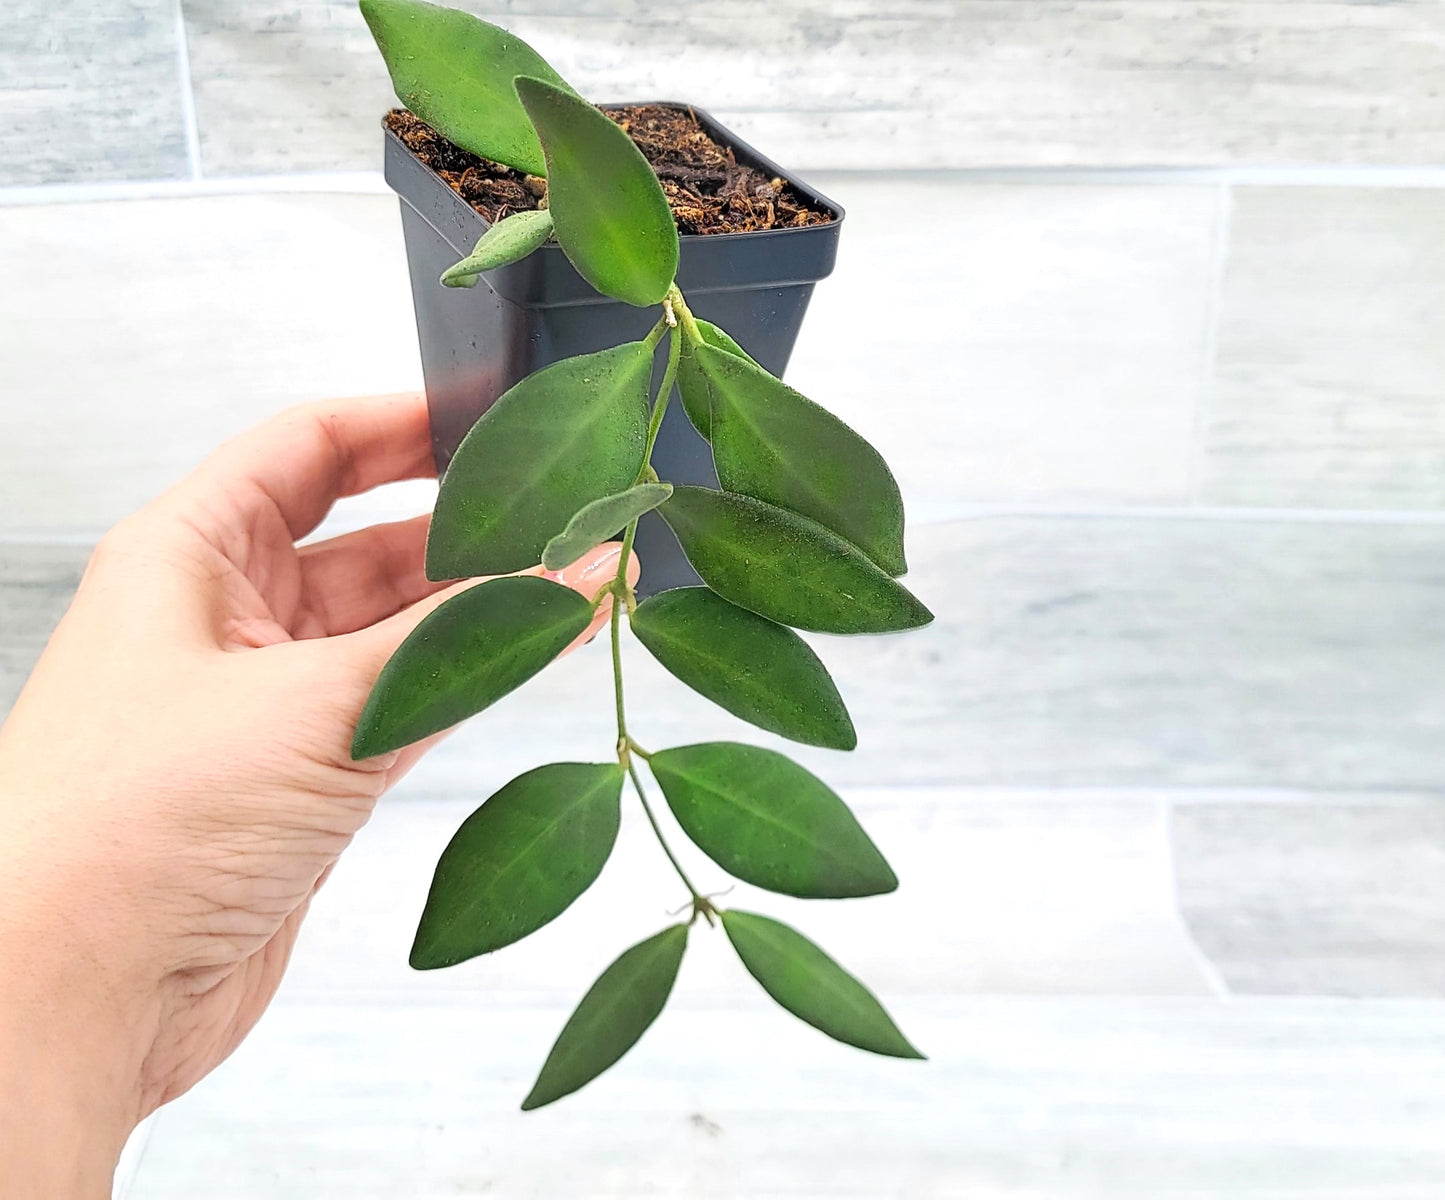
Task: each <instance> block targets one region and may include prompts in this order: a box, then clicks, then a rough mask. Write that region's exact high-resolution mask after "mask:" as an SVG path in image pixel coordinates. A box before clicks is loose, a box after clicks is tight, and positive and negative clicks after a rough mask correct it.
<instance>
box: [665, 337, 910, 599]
mask: <svg viewBox="0 0 1445 1200" xmlns="http://www.w3.org/2000/svg"><path fill="white" fill-rule="evenodd" d="M693 365H694V367H695V369H696V371H697V373H698V375H699V376H701V377H702V378H703V379H704V380H705V381H706V386H707V393H708V397H709V401H710V405H711V408H710V411H711V413H712V452H713V461H714V462H715V463H716V464H717V474H718V481H719V482H720V483H721V484H722V486H723V488H724V489H726V490H727V491H729V492H737V493H739V494H741V495H744V496H752V497H754V498H755V499H758V500H766V501H767V502H768V503H769V504H775V505H777V506H778V507H779V508H786V509H788V510H789V511H790V512H795V513H801V514H802V515H803V516H805V517H812V519H813V520H815V521H817V522H818V523H819V524H820V525H823V526H825V527H826V528H828V529H831V530H832V531H833V532H834V533H836V534H837V535H838V536H839V537H841V538H843V539H844V540H845V541H848V542H852V543H853V545H855V546H857V547H858V549H860V550H862V551H863V553H864V554H866V555H867V556H868V557H869V558H871V559H872V560H873V561H874V562H875V563H877V564H878V565H879V566H880V567H882V568H883V570H885V571H887V572H888V574H890V575H902V574H903V573H904V571H905V570H907V563H906V562H905V560H904V557H903V497H902V496H900V495H899V493H898V484H897V483H896V482H895V481H894V479H893V473H892V472H891V471H889V469H888V464H887V463H885V462H884V461H883V457H882V455H880V454H879V453H878V451H877V450H875V449H873V447H872V446H870V445H869V444H868V443H867V442H865V441H864V440H863V439H862V438H861V437H859V436H858V435H857V434H856V433H854V432H853V430H851V429H849V428H848V426H847V425H845V424H843V422H842V421H840V420H838V418H837V417H835V416H834V415H833V414H832V413H830V412H828V410H827V409H825V408H820V407H819V406H818V405H816V404H814V403H813V402H812V401H811V400H809V399H808V398H807V397H806V396H803V395H801V394H800V393H798V392H795V391H794V390H793V389H792V388H790V387H788V386H787V384H785V383H783V382H782V380H780V379H777V378H775V377H774V376H772V375H770V374H768V372H766V371H764V370H763V369H762V368H761V367H760V366H758V365H757V364H755V363H751V362H748V361H747V360H746V359H742V358H739V357H738V356H737V355H736V354H732V353H729V352H728V351H727V350H720V349H718V348H717V347H716V346H698V347H696V348H694V350H693Z"/></svg>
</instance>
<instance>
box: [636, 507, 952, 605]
mask: <svg viewBox="0 0 1445 1200" xmlns="http://www.w3.org/2000/svg"><path fill="white" fill-rule="evenodd" d="M657 511H658V512H659V513H661V514H662V517H663V519H664V520H665V521H666V522H667V523H668V525H669V526H670V527H671V529H672V531H673V533H675V534H676V535H677V540H678V541H679V542H680V543H681V544H682V548H683V551H684V553H686V555H687V558H688V561H689V562H691V563H692V565H693V567H694V568H695V569H696V570H697V573H698V574H699V575H700V576H702V580H703V582H704V583H706V584H707V585H708V587H710V588H712V590H713V591H715V592H717V594H718V595H720V596H721V597H722V598H723V599H724V600H730V601H731V602H732V603H733V604H736V605H738V606H740V607H742V608H746V609H748V610H749V611H751V612H755V613H757V614H759V615H760V616H764V617H767V618H768V619H769V620H772V621H777V622H779V623H780V624H783V625H791V626H793V627H794V628H795V629H811V630H814V631H816V632H819V633H886V632H889V631H891V630H897V629H917V628H918V627H919V626H921V625H927V624H928V623H929V622H930V621H931V620H933V614H932V613H931V612H929V611H928V609H927V608H925V607H924V606H923V604H921V603H920V602H919V601H918V599H917V597H915V596H914V595H913V594H912V593H911V592H910V591H908V589H907V588H905V587H904V586H903V585H902V584H900V583H898V582H897V581H896V580H894V579H892V578H890V577H889V576H888V575H887V574H886V573H885V572H884V571H882V570H880V569H879V568H878V566H877V565H876V564H874V562H873V561H872V560H871V559H869V558H868V557H867V556H866V555H865V554H864V553H863V552H862V551H861V550H859V549H858V548H857V547H856V546H854V545H852V544H851V543H850V542H846V541H844V540H843V539H842V538H840V537H839V536H838V535H837V534H836V533H833V532H832V531H831V530H828V529H825V528H824V527H823V526H821V525H819V524H818V523H817V522H816V521H813V520H810V519H809V518H807V517H804V516H800V515H798V514H797V513H791V512H788V511H787V510H785V509H781V508H777V507H775V506H773V505H771V504H765V503H764V502H763V501H761V500H754V499H753V498H752V497H750V496H738V495H734V494H733V493H731V492H718V491H713V490H712V489H711V488H699V487H678V488H675V489H674V490H673V493H672V495H671V496H670V497H669V498H668V500H667V502H666V503H665V504H663V505H661V506H660V507H659V508H658V510H657Z"/></svg>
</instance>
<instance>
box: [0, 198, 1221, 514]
mask: <svg viewBox="0 0 1445 1200" xmlns="http://www.w3.org/2000/svg"><path fill="white" fill-rule="evenodd" d="M828 184H829V186H834V185H835V184H836V187H834V190H835V191H836V192H837V193H838V196H839V198H840V200H841V201H842V202H843V203H845V204H846V205H847V206H848V207H849V210H850V215H849V218H848V220H849V224H848V225H847V227H846V231H845V236H844V239H843V248H842V255H841V258H840V261H839V265H838V269H837V272H836V274H835V275H834V277H833V278H831V279H829V280H826V281H825V282H824V283H823V284H822V285H821V286H820V287H819V289H818V291H817V293H816V295H815V299H814V304H813V311H812V313H811V314H810V316H809V319H808V321H807V323H806V324H805V326H804V330H803V335H802V338H801V340H800V344H799V347H798V351H797V354H796V355H795V357H794V362H793V365H792V367H791V368H790V373H789V378H790V380H792V381H793V382H795V383H796V384H797V385H798V386H799V387H801V388H803V389H804V390H806V391H808V392H809V393H810V394H811V395H813V396H814V397H815V398H816V399H818V400H819V401H820V402H821V403H824V404H826V405H828V406H829V407H831V408H832V409H834V410H835V411H836V412H838V413H839V414H840V415H842V416H843V417H844V418H845V419H846V420H848V421H850V422H852V423H853V424H855V425H856V426H857V427H858V428H859V429H860V431H861V432H863V433H864V434H865V435H866V436H869V437H871V438H873V439H874V440H875V441H876V442H877V444H878V445H879V447H880V448H881V449H882V450H883V452H884V453H885V455H886V456H887V457H888V458H889V460H890V462H891V463H892V465H893V468H894V470H895V472H896V473H897V475H898V477H899V479H900V480H901V482H902V484H903V487H904V490H905V494H906V495H907V496H908V497H909V499H910V501H912V502H914V503H916V504H920V505H924V506H927V505H930V504H934V505H941V506H944V507H945V508H946V507H947V506H948V505H950V504H955V503H958V502H966V501H975V500H1003V501H1009V500H1025V501H1037V502H1044V503H1064V502H1069V501H1071V500H1087V501H1097V502H1117V501H1133V500H1142V501H1173V500H1178V499H1181V498H1182V497H1183V496H1184V495H1185V493H1186V491H1187V486H1188V472H1189V459H1190V454H1191V445H1192V437H1193V423H1194V404H1195V398H1196V391H1197V389H1198V387H1199V382H1200V380H1199V370H1200V363H1201V361H1202V339H1203V334H1204V329H1205V324H1206V320H1205V308H1206V303H1207V294H1208V281H1209V258H1210V247H1211V241H1212V237H1213V223H1214V220H1215V217H1216V215H1217V204H1218V197H1217V195H1216V194H1215V193H1213V192H1211V191H1209V190H1205V189H1190V188H1185V189H1175V188H1134V187H1102V188H1088V187H1085V188H1073V187H992V186H983V187H975V186H970V185H968V184H965V183H961V182H959V181H957V180H954V181H941V180H934V181H929V182H917V183H914V184H911V185H909V186H910V189H911V195H912V196H913V198H914V201H915V203H916V204H917V205H918V206H919V210H920V212H921V213H922V214H923V215H924V216H925V217H926V220H924V221H922V222H921V223H919V224H916V225H914V226H907V227H903V226H900V225H899V224H898V223H897V222H896V221H894V220H893V217H892V208H893V206H894V205H895V204H896V203H897V202H898V199H899V197H900V195H901V194H902V193H901V192H900V189H899V185H897V184H887V183H879V182H876V181H864V180H860V179H856V178H839V179H833V180H829V181H828ZM940 228H947V229H948V230H949V231H950V232H949V234H948V236H947V237H939V236H938V235H937V234H935V233H934V232H931V231H934V230H937V229H940ZM95 244H104V245H106V246H107V247H108V250H107V262H108V270H107V274H106V276H105V279H106V283H105V286H104V287H97V286H94V285H92V284H91V282H90V280H91V278H92V275H91V272H92V270H93V261H92V259H93V254H92V249H91V247H92V246H93V245H95ZM0 251H3V253H4V257H5V259H6V261H7V263H9V264H10V265H11V272H12V278H13V279H14V280H15V286H14V287H13V288H11V289H9V290H8V291H7V293H6V295H7V298H8V302H7V300H6V299H0V316H3V317H4V319H5V320H6V321H7V322H8V325H7V327H6V328H7V333H9V334H11V335H12V336H13V342H12V343H11V346H10V349H9V352H8V353H7V354H6V355H5V357H4V359H3V361H0V380H3V382H4V384H5V385H6V391H7V393H8V394H10V395H12V396H13V397H15V398H16V403H14V404H11V405H7V406H6V408H5V410H4V412H3V414H0V433H3V435H4V436H3V437H0V534H3V533H6V532H15V531H27V532H35V531H40V532H55V531H64V532H73V531H76V530H79V531H81V532H84V533H86V534H89V535H92V536H93V535H95V534H98V533H99V532H101V531H102V530H104V528H106V527H107V526H108V525H109V524H111V523H112V522H113V521H115V520H116V519H117V518H119V517H120V516H122V515H124V514H125V513H126V512H128V511H131V510H132V509H134V508H135V507H136V506H137V505H139V504H141V503H143V502H144V501H145V500H146V499H148V498H149V497H150V496H151V495H153V494H154V493H155V492H156V491H158V490H159V489H161V488H162V487H163V486H165V485H166V484H167V483H169V482H171V481H172V480H173V479H174V478H176V477H177V476H178V475H180V474H181V473H183V472H184V471H185V470H186V469H187V468H188V467H189V466H191V465H193V464H194V463H195V462H196V461H198V460H199V459H200V458H201V457H203V456H204V454H205V453H207V452H208V451H209V450H210V449H211V448H212V447H213V446H214V445H215V444H216V443H217V442H218V441H219V440H221V439H222V438H223V437H224V436H227V435H229V434H231V433H233V432H235V431H237V430H239V429H241V428H244V427H245V426H246V425H248V424H250V423H252V422H254V421H258V420H261V419H263V418H264V417H265V416H268V415H270V414H271V413H273V412H275V411H276V410H278V409H279V408H281V407H283V406H285V405H286V404H289V403H293V402H296V401H299V400H304V399H313V398H317V397H321V396H325V395H328V394H330V395H341V394H346V393H348V392H367V391H385V390H391V389H397V388H403V387H407V386H410V385H413V384H414V383H415V382H416V381H417V380H418V379H419V375H420V372H419V368H418V365H417V352H416V349H415V332H414V325H413V321H412V315H411V307H410V293H409V290H408V284H407V282H406V272H405V260H404V253H403V250H402V246H401V237H400V229H399V222H398V220H397V216H396V210H395V201H393V200H390V199H388V198H387V197H384V196H331V195H310V196H276V195H273V196H251V197H244V196H231V197H204V198H193V199H186V200H157V201H133V202H127V203H122V204H93V205H83V206H64V207H59V208H54V209H45V208H27V209H9V210H4V211H0ZM340 255H344V256H345V261H346V262H347V263H348V264H349V266H348V274H347V276H346V278H345V281H344V284H342V283H338V281H337V280H336V278H335V266H334V263H335V261H336V260H337V257H338V256H340ZM885 261H886V262H889V263H890V264H892V265H891V266H890V270H889V282H888V287H887V288H886V289H883V290H881V291H880V290H879V288H878V286H877V266H876V264H878V263H879V262H885ZM918 294H927V295H929V297H930V301H929V314H930V315H929V318H928V319H927V320H920V319H919V313H918V312H917V311H916V309H915V307H914V306H913V305H912V304H900V303H897V302H896V297H898V296H902V295H918ZM940 328H942V329H946V330H948V331H949V332H948V337H947V339H945V340H946V348H945V346H944V344H941V343H940V339H939V334H938V332H937V331H938V330H939V329H940ZM218 330H219V331H223V333H222V334H221V335H220V336H218V333H217V331H218ZM77 345H81V346H84V348H85V352H84V354H80V355H77V354H76V353H75V347H76V346H77ZM403 498H404V500H406V501H408V502H410V501H413V500H415V499H417V498H421V500H422V502H421V503H417V504H415V506H414V507H412V508H411V509H410V511H413V512H414V511H419V510H420V509H422V508H424V507H426V502H425V499H426V493H425V489H412V490H410V491H406V492H405V493H404V497H403ZM350 507H351V508H352V509H353V511H354V515H353V521H354V520H355V519H356V514H360V515H363V516H368V517H376V516H383V517H384V516H391V515H398V514H399V513H403V512H405V511H406V510H405V509H398V508H396V507H395V506H392V507H388V503H387V500H386V498H385V497H379V498H372V499H371V500H367V501H361V502H357V503H353V504H352V505H351V506H350Z"/></svg>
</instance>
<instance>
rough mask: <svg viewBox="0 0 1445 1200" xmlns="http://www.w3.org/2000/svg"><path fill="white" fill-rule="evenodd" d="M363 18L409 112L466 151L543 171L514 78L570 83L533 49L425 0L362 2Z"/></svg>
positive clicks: (564, 85) (533, 171)
mask: <svg viewBox="0 0 1445 1200" xmlns="http://www.w3.org/2000/svg"><path fill="white" fill-rule="evenodd" d="M361 15H362V16H363V17H365V18H366V24H367V25H368V27H370V29H371V35H372V37H374V38H375V39H376V44H377V47H378V48H379V49H380V50H381V56H382V58H384V59H385V60H386V69H387V70H388V71H389V72H390V73H391V83H392V87H394V88H395V89H396V94H397V97H398V98H399V99H400V100H401V102H402V103H403V104H405V105H406V106H407V108H409V109H411V111H412V112H414V113H415V114H416V115H417V116H419V117H420V118H421V119H422V120H423V121H425V122H426V123H427V124H428V125H430V126H431V127H432V128H433V129H435V130H436V131H437V132H438V133H440V134H442V135H443V136H444V137H447V138H450V139H451V140H452V141H453V142H455V143H456V144H457V145H458V146H460V147H461V148H462V149H463V150H470V151H471V152H472V153H473V154H480V155H481V156H482V157H483V158H490V159H491V160H492V161H493V162H499V163H503V164H504V165H506V166H509V167H515V168H516V169H517V170H519V171H526V172H527V173H528V174H529V175H541V174H544V173H545V172H546V170H547V163H546V159H545V157H544V156H543V154H542V146H541V143H540V142H539V141H538V140H537V134H536V131H535V130H534V129H533V128H532V122H531V121H530V120H528V119H527V114H526V112H525V111H524V110H523V108H522V105H521V104H520V102H519V101H518V100H517V93H516V91H515V90H514V89H513V87H512V80H513V79H515V78H516V77H517V76H518V75H530V76H532V77H534V78H536V79H545V80H547V81H548V82H549V83H550V84H552V85H553V86H555V87H558V88H564V89H565V88H567V83H566V81H565V80H564V79H563V78H562V77H561V76H560V75H558V74H557V72H556V71H554V70H553V69H552V68H551V67H550V66H548V64H547V62H546V60H545V59H543V58H542V56H541V55H539V54H538V53H537V52H536V51H535V50H533V49H532V47H531V46H529V45H527V43H526V42H524V41H522V39H521V38H519V37H516V36H514V35H513V34H510V33H508V32H507V31H506V30H505V29H499V28H497V26H495V25H489V24H488V23H487V22H486V21H482V20H479V19H478V18H476V17H474V16H472V15H471V14H470V13H465V12H459V11H457V10H456V9H453V8H442V7H441V6H439V5H436V4H426V3H423V2H422V0H361Z"/></svg>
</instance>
